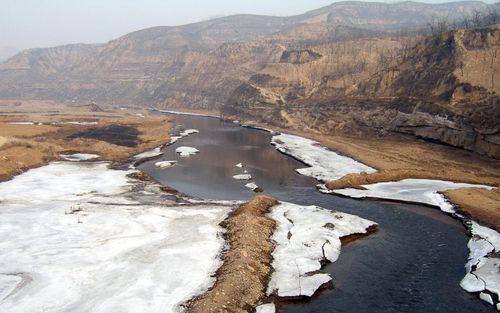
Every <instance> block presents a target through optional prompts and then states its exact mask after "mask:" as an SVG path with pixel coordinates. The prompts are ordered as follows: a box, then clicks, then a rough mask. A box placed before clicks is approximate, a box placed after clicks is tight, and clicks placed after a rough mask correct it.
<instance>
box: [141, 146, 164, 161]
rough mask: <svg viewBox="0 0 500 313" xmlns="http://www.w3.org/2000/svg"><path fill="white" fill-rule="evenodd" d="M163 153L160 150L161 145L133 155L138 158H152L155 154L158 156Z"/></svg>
mask: <svg viewBox="0 0 500 313" xmlns="http://www.w3.org/2000/svg"><path fill="white" fill-rule="evenodd" d="M162 154H163V153H162V152H161V147H156V148H154V149H153V150H149V151H145V152H143V153H139V154H136V155H134V159H137V160H140V159H145V158H153V157H156V156H160V155H162Z"/></svg>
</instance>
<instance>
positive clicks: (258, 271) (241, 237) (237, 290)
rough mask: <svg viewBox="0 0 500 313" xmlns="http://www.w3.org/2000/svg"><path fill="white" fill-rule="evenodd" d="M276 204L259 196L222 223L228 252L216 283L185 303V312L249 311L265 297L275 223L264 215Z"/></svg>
mask: <svg viewBox="0 0 500 313" xmlns="http://www.w3.org/2000/svg"><path fill="white" fill-rule="evenodd" d="M277 204H279V202H278V201H276V200H274V199H272V198H270V197H266V196H258V197H255V198H254V200H252V201H250V202H247V203H245V204H242V205H241V206H240V207H239V208H238V209H236V210H235V211H234V212H233V213H232V215H231V216H230V217H229V218H228V219H227V220H225V221H224V222H223V226H224V227H225V228H226V229H227V231H228V234H227V236H228V238H227V241H228V243H229V245H230V249H229V251H228V252H227V254H226V255H225V257H224V264H223V265H222V266H221V268H220V269H219V270H218V272H217V282H216V283H215V285H214V286H213V287H212V288H211V289H210V290H209V291H207V292H206V293H205V294H203V295H202V296H200V297H198V298H195V299H194V300H192V301H191V302H190V303H189V304H188V310H187V311H188V312H202V313H206V312H249V311H252V310H253V308H254V307H255V306H256V305H257V304H258V303H259V301H260V300H262V299H263V298H264V297H265V296H266V286H267V281H268V279H269V276H270V275H271V269H272V267H271V261H272V257H271V253H272V251H273V249H274V244H273V242H272V241H271V236H272V234H273V231H274V228H275V222H274V221H273V220H272V219H270V218H268V217H266V216H265V214H266V213H268V212H269V209H270V208H271V207H272V206H274V205H277Z"/></svg>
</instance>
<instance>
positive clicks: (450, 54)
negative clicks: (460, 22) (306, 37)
mask: <svg viewBox="0 0 500 313" xmlns="http://www.w3.org/2000/svg"><path fill="white" fill-rule="evenodd" d="M412 41H414V42H413V43H412V44H408V38H401V37H399V38H398V39H397V40H394V39H387V38H385V39H377V40H374V39H373V38H368V39H362V40H359V39H358V40H355V41H343V42H341V43H334V44H329V45H326V46H321V45H320V46H315V47H314V48H313V49H314V51H316V52H315V55H318V56H320V57H317V58H316V59H314V60H310V59H309V60H308V62H299V63H297V62H290V63H288V64H282V62H280V63H276V64H270V65H267V66H266V67H265V68H264V69H263V70H261V72H260V73H259V74H256V75H254V76H253V77H252V78H251V79H250V80H249V81H248V82H246V83H244V84H242V85H241V86H240V87H238V88H237V89H236V90H235V91H234V92H233V94H232V95H231V97H230V98H229V100H228V101H227V103H226V105H225V106H224V108H223V110H224V112H225V113H226V114H228V115H236V116H238V117H239V118H242V117H244V118H246V119H251V120H257V121H262V122H266V123H274V124H277V125H279V126H284V127H296V128H302V129H304V128H306V129H307V128H310V129H314V130H317V131H320V132H322V133H333V132H338V131H342V132H348V133H360V132H366V131H368V132H372V133H374V132H375V133H378V134H384V133H386V132H397V133H403V134H410V135H413V136H417V137H421V138H424V139H427V140H432V141H437V142H441V143H445V144H449V145H452V146H456V147H460V148H465V149H468V150H472V151H476V152H478V153H481V154H485V155H489V156H492V157H496V158H499V157H500V146H499V144H500V140H499V139H500V133H499V131H500V129H499V125H500V123H499V122H500V98H499V92H500V89H499V85H500V78H499V76H498V72H499V71H500V59H499V58H500V56H499V55H498V50H499V48H500V27H499V26H498V25H494V26H490V27H483V28H476V29H469V30H465V29H460V30H455V31H449V32H445V33H442V34H439V35H435V36H429V37H425V38H421V39H418V40H417V39H416V38H412ZM368 46H369V47H370V48H368ZM294 53H295V54H300V53H298V52H294ZM303 53H304V54H305V55H304V56H303V59H304V60H306V59H308V56H309V55H310V52H308V51H304V52H303ZM289 54H290V53H284V55H289ZM282 59H283V58H282ZM295 59H300V57H295Z"/></svg>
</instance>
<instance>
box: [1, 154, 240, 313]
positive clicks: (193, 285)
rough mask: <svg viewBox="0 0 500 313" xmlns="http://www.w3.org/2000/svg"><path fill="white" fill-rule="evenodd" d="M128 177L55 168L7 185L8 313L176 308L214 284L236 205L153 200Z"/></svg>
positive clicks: (4, 302)
mask: <svg viewBox="0 0 500 313" xmlns="http://www.w3.org/2000/svg"><path fill="white" fill-rule="evenodd" d="M127 173H130V172H129V171H118V170H112V169H109V168H108V165H107V164H106V163H93V164H88V163H68V162H56V163H52V164H50V165H48V166H45V167H41V168H38V169H33V170H30V171H28V172H26V173H24V174H21V175H19V176H17V177H15V178H14V179H12V180H10V181H7V182H3V183H0V202H1V210H0V238H2V240H1V241H0V312H162V313H163V312H178V311H180V310H181V309H180V307H179V306H180V305H181V304H182V303H184V302H185V301H187V300H189V299H191V298H192V297H194V296H196V295H199V294H201V293H203V292H204V291H206V290H207V289H208V288H210V286H211V285H212V284H213V282H214V278H213V277H212V275H213V274H214V273H215V271H216V270H217V268H218V267H219V266H220V265H221V261H220V260H219V257H218V255H219V253H220V251H221V249H222V248H223V245H224V241H223V239H222V232H223V229H222V228H221V227H220V226H219V224H220V223H221V222H222V221H223V220H224V219H225V218H226V217H227V214H228V213H229V211H230V207H228V206H221V205H215V204H207V203H205V204H199V205H182V206H179V205H176V204H175V201H171V202H167V201H165V200H164V199H162V198H160V195H158V200H157V201H152V200H151V199H155V198H151V197H152V196H144V195H142V194H141V193H139V192H135V191H134V190H135V188H137V187H136V186H140V185H138V184H136V183H135V182H133V181H131V180H129V179H127V177H126V174H127ZM152 190H153V189H151V190H150V191H152ZM141 197H147V198H146V199H142V198H141ZM159 199H162V200H161V201H160V200H159ZM75 205H77V206H78V207H79V208H80V210H77V211H76V212H74V214H65V212H66V211H67V209H68V208H70V207H71V206H75Z"/></svg>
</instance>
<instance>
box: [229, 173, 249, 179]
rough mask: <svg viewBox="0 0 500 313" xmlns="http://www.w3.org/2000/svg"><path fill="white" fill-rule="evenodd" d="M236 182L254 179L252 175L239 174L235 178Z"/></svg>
mask: <svg viewBox="0 0 500 313" xmlns="http://www.w3.org/2000/svg"><path fill="white" fill-rule="evenodd" d="M233 178H234V179H236V180H250V179H252V175H250V174H238V175H234V176H233Z"/></svg>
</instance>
